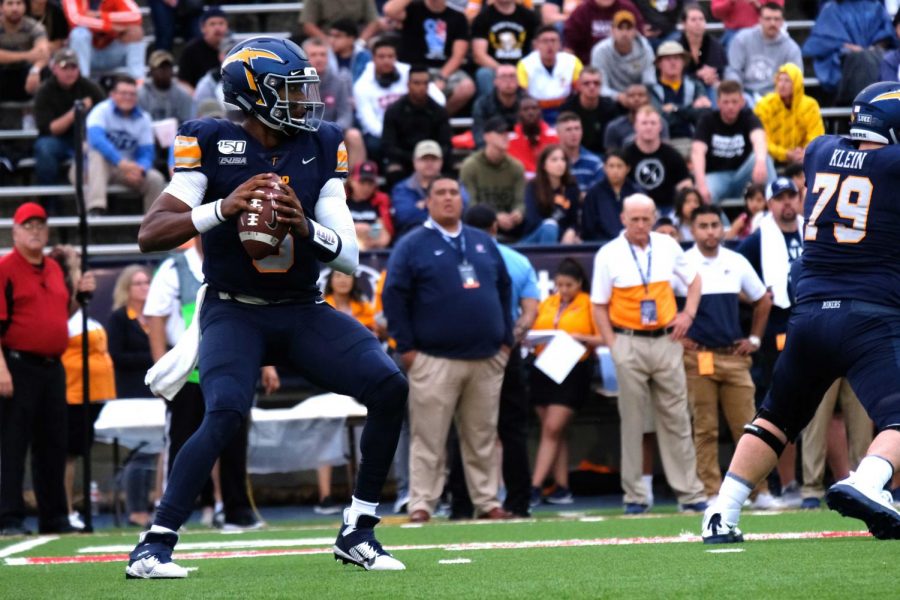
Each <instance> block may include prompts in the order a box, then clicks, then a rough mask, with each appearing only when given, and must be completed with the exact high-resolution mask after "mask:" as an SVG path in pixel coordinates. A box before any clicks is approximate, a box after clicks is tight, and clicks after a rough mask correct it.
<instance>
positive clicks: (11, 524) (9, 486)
mask: <svg viewBox="0 0 900 600" xmlns="http://www.w3.org/2000/svg"><path fill="white" fill-rule="evenodd" d="M12 237H13V251H12V252H10V253H9V254H7V255H6V256H4V257H3V258H2V259H0V290H2V293H0V349H2V354H0V536H4V535H27V534H29V533H31V532H30V531H29V530H28V529H27V528H26V527H25V502H24V501H23V499H22V484H23V480H24V477H25V456H26V455H27V454H28V446H29V445H30V446H31V454H32V469H33V473H32V479H33V481H34V494H35V497H36V498H37V504H38V529H39V530H40V532H41V533H70V532H72V531H75V530H74V529H73V528H72V526H71V525H69V519H68V510H67V507H66V492H65V489H64V487H63V473H64V471H65V464H66V436H67V428H66V373H65V371H64V370H63V366H62V362H61V361H60V357H61V356H62V354H63V352H64V351H65V350H66V346H67V345H68V342H69V328H68V319H69V302H70V298H69V292H68V290H67V288H66V283H65V280H64V276H63V271H62V269H61V268H60V266H59V264H58V263H57V262H56V261H54V260H52V259H50V258H45V257H44V246H46V245H47V238H48V230H47V213H46V212H45V211H44V209H43V207H41V205H40V204H36V203H34V202H26V203H24V204H22V205H21V206H19V208H18V209H16V212H15V215H14V216H13V231H12ZM95 287H96V283H95V280H94V276H93V274H91V273H90V272H88V273H85V274H84V276H82V278H81V280H80V282H79V285H78V289H79V291H82V292H93V291H94V288H95Z"/></svg>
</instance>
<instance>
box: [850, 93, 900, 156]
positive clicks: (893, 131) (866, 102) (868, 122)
mask: <svg viewBox="0 0 900 600" xmlns="http://www.w3.org/2000/svg"><path fill="white" fill-rule="evenodd" d="M850 137H851V138H852V139H854V140H863V141H867V142H877V143H880V144H900V82H896V81H881V82H878V83H873V84H872V85H869V86H866V88H865V89H864V90H863V91H861V92H860V93H858V94H857V95H856V98H854V99H853V111H852V112H851V113H850Z"/></svg>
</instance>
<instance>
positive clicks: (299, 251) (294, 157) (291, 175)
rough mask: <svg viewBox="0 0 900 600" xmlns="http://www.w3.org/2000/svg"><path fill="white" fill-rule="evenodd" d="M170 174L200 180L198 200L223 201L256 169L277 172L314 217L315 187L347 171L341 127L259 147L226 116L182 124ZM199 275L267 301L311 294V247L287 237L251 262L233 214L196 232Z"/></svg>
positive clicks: (315, 271)
mask: <svg viewBox="0 0 900 600" xmlns="http://www.w3.org/2000/svg"><path fill="white" fill-rule="evenodd" d="M174 153H175V171H176V173H178V172H199V173H201V174H203V175H204V176H205V178H206V189H205V193H204V197H203V200H202V202H203V203H204V204H205V203H207V202H214V201H215V200H217V199H218V198H225V197H226V196H228V195H229V194H231V192H233V191H234V189H235V188H237V187H238V186H239V185H241V184H242V183H244V182H245V181H247V180H248V179H250V178H251V177H252V176H254V175H258V174H260V173H267V172H270V173H276V174H277V175H278V176H280V177H281V181H282V183H283V184H287V185H290V186H291V187H292V188H293V189H294V192H295V193H296V194H297V198H298V199H299V200H300V204H301V205H302V206H303V212H304V213H305V214H306V215H307V216H309V217H310V218H313V219H315V215H316V213H315V208H316V203H317V202H318V200H319V192H320V191H321V190H322V188H323V186H325V185H326V183H327V182H329V180H331V179H335V178H337V179H339V180H343V179H344V178H345V177H346V175H347V150H346V148H345V146H344V138H343V134H342V132H341V129H340V127H338V126H337V125H335V124H334V123H324V122H323V123H322V125H321V127H320V128H319V131H317V132H315V133H309V132H301V133H299V134H297V135H295V136H293V137H289V138H286V139H285V140H284V141H282V142H281V143H280V144H279V145H278V146H276V147H274V148H266V147H264V146H263V145H262V144H260V143H259V142H258V141H257V140H256V139H255V138H254V137H253V136H251V135H250V134H248V133H247V132H246V131H245V130H244V129H243V127H241V126H240V125H237V124H235V123H231V122H230V121H227V120H225V119H198V120H195V121H187V122H186V123H184V124H183V125H182V126H181V128H180V130H179V132H178V137H177V138H176V139H175V152H174ZM203 255H204V260H203V274H204V276H205V277H206V281H207V283H209V285H210V287H211V288H213V289H215V290H217V291H223V292H231V293H234V294H245V295H248V296H256V297H260V298H265V299H267V300H288V299H290V300H298V301H312V300H315V299H316V298H318V296H319V288H318V287H317V286H316V280H317V279H318V277H319V263H318V261H317V259H316V257H315V255H314V254H313V252H312V250H311V248H310V246H309V245H308V244H307V243H304V242H302V241H298V240H295V239H294V238H293V236H292V235H291V234H288V235H287V236H286V237H285V239H284V240H283V241H282V242H281V246H280V247H279V251H278V253H277V254H273V255H272V256H269V257H266V258H264V259H262V260H253V259H251V258H250V256H249V255H248V254H247V252H246V251H245V250H244V247H243V245H242V244H241V241H240V238H239V236H238V232H237V219H236V218H234V219H229V220H227V221H226V222H224V223H222V224H221V225H218V226H217V227H213V228H212V229H210V230H209V231H207V232H206V233H204V234H203Z"/></svg>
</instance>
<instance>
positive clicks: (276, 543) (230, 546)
mask: <svg viewBox="0 0 900 600" xmlns="http://www.w3.org/2000/svg"><path fill="white" fill-rule="evenodd" d="M333 543H334V537H333V536H332V537H327V538H299V539H294V540H278V539H274V540H273V539H269V540H236V541H233V542H232V541H228V542H217V541H210V542H185V543H183V544H178V549H179V550H239V549H247V548H296V547H298V546H323V545H326V544H333ZM133 548H134V544H126V545H110V546H87V547H85V548H79V549H78V553H79V554H106V553H112V552H131V550H132V549H133Z"/></svg>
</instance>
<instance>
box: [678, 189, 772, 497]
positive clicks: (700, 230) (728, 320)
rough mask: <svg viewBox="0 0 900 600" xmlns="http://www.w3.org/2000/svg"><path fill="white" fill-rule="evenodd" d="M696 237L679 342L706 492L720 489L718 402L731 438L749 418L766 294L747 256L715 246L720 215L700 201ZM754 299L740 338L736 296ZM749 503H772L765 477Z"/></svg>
mask: <svg viewBox="0 0 900 600" xmlns="http://www.w3.org/2000/svg"><path fill="white" fill-rule="evenodd" d="M691 234H692V235H693V236H694V240H696V243H695V244H694V247H693V248H691V249H690V250H688V251H687V252H686V253H685V257H686V258H687V261H688V263H689V264H690V265H691V266H692V267H693V268H695V269H696V270H697V272H698V273H699V274H700V276H701V277H702V278H703V292H702V295H701V296H700V304H699V306H698V307H697V320H696V321H695V322H694V323H692V324H691V328H690V329H689V330H688V332H687V336H686V337H685V339H684V341H683V342H682V345H683V346H684V348H685V350H684V368H685V373H686V375H687V389H688V400H689V403H690V406H691V413H692V414H693V418H694V447H695V449H696V452H697V474H698V475H699V476H700V480H701V481H702V482H703V487H704V490H705V491H706V493H707V495H713V494H715V493H717V492H718V491H719V486H720V485H721V484H722V471H721V470H720V469H719V406H720V405H721V407H722V412H723V413H724V415H725V421H726V422H727V423H728V429H729V430H730V432H731V436H732V438H733V439H734V440H735V442H737V440H738V438H740V437H741V434H742V433H743V428H744V425H746V424H747V423H749V422H750V421H752V420H753V415H754V413H755V412H756V409H755V407H754V403H753V394H754V391H755V389H756V388H755V387H754V385H753V379H752V378H751V377H750V365H751V359H750V355H751V354H753V353H754V352H756V351H757V350H759V346H760V338H761V336H762V335H763V334H764V333H765V331H766V322H767V321H768V319H769V310H770V309H771V308H772V300H771V298H769V295H768V294H767V293H766V286H765V284H764V283H763V282H762V280H761V279H760V278H759V276H758V275H757V274H756V271H754V270H753V267H752V266H751V265H750V262H749V261H748V260H747V259H746V258H744V257H743V256H741V255H740V254H738V253H737V252H734V251H732V250H729V249H728V248H722V247H721V242H722V235H723V231H722V213H721V211H720V210H719V209H718V208H716V207H715V206H711V205H708V204H706V205H701V206H700V207H699V208H697V209H696V210H694V212H693V214H692V215H691ZM741 293H743V294H744V295H745V296H746V297H747V298H748V299H749V300H750V301H751V302H752V303H753V320H752V323H751V325H750V335H749V336H747V337H744V335H743V332H742V331H741V323H740V317H739V315H738V310H739V303H740V299H739V296H740V294H741ZM756 492H757V494H756V496H755V498H754V501H753V503H754V504H753V506H754V508H757V509H762V510H765V509H771V508H779V507H780V505H779V503H778V502H777V501H776V500H775V499H774V498H773V497H772V495H771V494H770V493H769V488H768V485H767V484H766V482H765V480H763V481H762V483H761V484H760V485H759V486H758V487H757V490H756Z"/></svg>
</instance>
